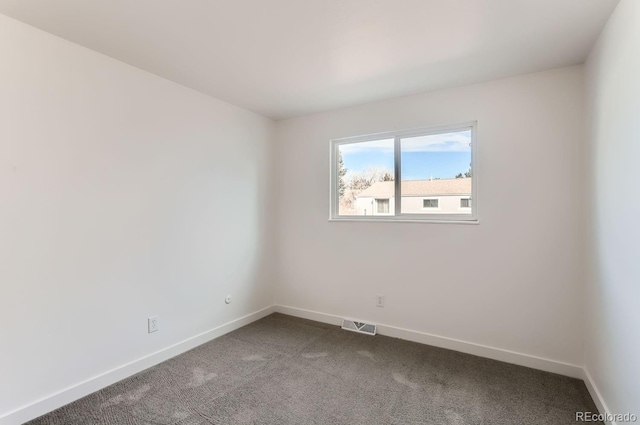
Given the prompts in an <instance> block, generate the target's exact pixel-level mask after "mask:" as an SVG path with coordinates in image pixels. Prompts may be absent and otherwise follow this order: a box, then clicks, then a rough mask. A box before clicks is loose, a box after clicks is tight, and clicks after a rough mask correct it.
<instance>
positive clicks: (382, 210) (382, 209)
mask: <svg viewBox="0 0 640 425" xmlns="http://www.w3.org/2000/svg"><path fill="white" fill-rule="evenodd" d="M376 210H377V212H378V214H388V213H389V200H388V199H376Z"/></svg>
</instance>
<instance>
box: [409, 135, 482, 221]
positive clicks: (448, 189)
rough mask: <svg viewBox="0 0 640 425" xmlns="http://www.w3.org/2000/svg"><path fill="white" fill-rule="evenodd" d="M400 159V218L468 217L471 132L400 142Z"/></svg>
mask: <svg viewBox="0 0 640 425" xmlns="http://www.w3.org/2000/svg"><path fill="white" fill-rule="evenodd" d="M400 155H401V184H402V200H401V207H402V211H401V213H402V214H462V215H465V214H466V215H470V214H471V210H470V209H461V205H462V204H461V199H462V198H469V197H470V196H471V187H472V184H471V180H472V178H473V175H472V174H473V173H472V170H471V130H470V129H469V130H463V131H455V132H449V133H442V134H432V135H427V136H418V137H407V138H403V139H401V140H400ZM425 197H428V198H429V199H425Z"/></svg>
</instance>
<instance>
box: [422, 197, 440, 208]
mask: <svg viewBox="0 0 640 425" xmlns="http://www.w3.org/2000/svg"><path fill="white" fill-rule="evenodd" d="M422 208H438V200H437V199H423V200H422Z"/></svg>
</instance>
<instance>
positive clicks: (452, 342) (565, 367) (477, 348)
mask: <svg viewBox="0 0 640 425" xmlns="http://www.w3.org/2000/svg"><path fill="white" fill-rule="evenodd" d="M275 311H276V312H278V313H283V314H288V315H290V316H295V317H301V318H303V319H310V320H315V321H317V322H323V323H328V324H331V325H341V324H342V317H340V316H335V315H332V314H326V313H319V312H317V311H311V310H304V309H301V308H296V307H288V306H283V305H276V306H275ZM377 326H378V333H379V334H380V335H386V336H390V337H393V338H400V339H404V340H407V341H413V342H419V343H421V344H427V345H432V346H434V347H440V348H447V349H449V350H454V351H459V352H462V353H467V354H473V355H474V356H480V357H485V358H488V359H493V360H499V361H503V362H506V363H513V364H517V365H520V366H526V367H530V368H533V369H538V370H544V371H545V372H552V373H557V374H559V375H565V376H570V377H572V378H579V379H583V378H584V371H583V369H582V367H581V366H577V365H573V364H569V363H564V362H559V361H556V360H550V359H545V358H542V357H537V356H531V355H529V354H523V353H518V352H515V351H510V350H504V349H502V348H495V347H489V346H486V345H481V344H475V343H473V342H466V341H460V340H457V339H453V338H447V337H444V336H439V335H432V334H428V333H425V332H420V331H413V330H409V329H403V328H398V327H395V326H387V325H381V324H377Z"/></svg>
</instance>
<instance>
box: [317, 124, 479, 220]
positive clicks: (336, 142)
mask: <svg viewBox="0 0 640 425" xmlns="http://www.w3.org/2000/svg"><path fill="white" fill-rule="evenodd" d="M464 130H471V170H472V172H473V176H472V180H471V196H470V198H471V199H472V200H473V202H471V208H470V209H471V214H441V213H427V212H425V213H424V214H411V213H405V214H403V213H402V212H401V207H402V206H401V203H402V191H401V189H402V188H401V181H400V176H401V170H402V163H401V140H402V139H405V138H409V137H419V136H429V135H433V134H442V133H452V132H456V131H464ZM384 139H393V140H394V183H395V193H394V201H395V214H389V215H375V216H374V215H371V216H344V215H342V216H341V215H340V214H339V205H340V202H339V191H338V180H339V179H338V153H339V146H340V145H344V144H349V143H363V142H372V141H376V140H384ZM478 175H479V172H478V140H477V122H476V121H472V122H466V123H461V124H454V125H443V126H436V127H427V128H418V129H412V130H404V131H392V132H386V133H376V134H369V135H365V136H355V137H345V138H339V139H333V140H331V141H330V149H329V176H330V178H329V221H381V222H423V223H424V222H431V223H460V224H477V223H478V222H479V220H478V181H479V178H478ZM389 206H391V205H389ZM428 209H430V208H425V210H428ZM434 209H435V208H434Z"/></svg>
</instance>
